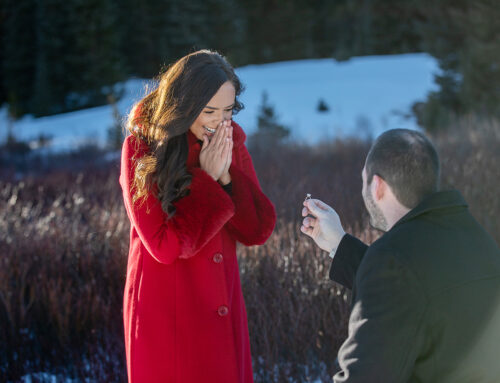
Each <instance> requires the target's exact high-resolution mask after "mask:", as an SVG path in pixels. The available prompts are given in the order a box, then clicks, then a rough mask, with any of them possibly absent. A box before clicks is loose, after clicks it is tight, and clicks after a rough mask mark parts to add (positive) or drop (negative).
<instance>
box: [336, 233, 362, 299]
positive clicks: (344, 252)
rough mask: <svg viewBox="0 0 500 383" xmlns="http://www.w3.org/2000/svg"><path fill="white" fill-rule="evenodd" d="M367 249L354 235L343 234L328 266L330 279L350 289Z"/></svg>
mask: <svg viewBox="0 0 500 383" xmlns="http://www.w3.org/2000/svg"><path fill="white" fill-rule="evenodd" d="M367 249H368V246H366V245H365V244H364V243H363V242H361V241H360V240H359V239H357V238H356V237H353V236H352V235H350V234H346V235H344V236H343V237H342V240H341V241H340V243H339V246H338V248H337V251H336V252H335V256H334V257H333V261H332V264H331V266H330V279H331V280H332V281H334V282H337V283H340V284H341V285H342V286H345V287H347V288H348V289H350V290H352V286H353V282H354V278H355V276H356V273H357V272H358V267H359V265H360V263H361V261H362V260H363V256H364V255H365V253H366V250H367Z"/></svg>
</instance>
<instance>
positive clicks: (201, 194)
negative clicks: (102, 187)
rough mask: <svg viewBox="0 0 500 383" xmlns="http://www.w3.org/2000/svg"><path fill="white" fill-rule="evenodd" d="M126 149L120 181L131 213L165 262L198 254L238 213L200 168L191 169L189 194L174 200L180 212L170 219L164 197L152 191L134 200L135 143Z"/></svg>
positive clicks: (146, 240) (151, 250) (147, 242)
mask: <svg viewBox="0 0 500 383" xmlns="http://www.w3.org/2000/svg"><path fill="white" fill-rule="evenodd" d="M130 141H131V140H130V139H127V140H126V141H125V143H124V146H123V150H122V162H121V175H120V184H121V187H122V190H123V198H124V203H125V207H126V210H127V214H128V216H129V218H130V221H131V224H132V225H133V226H134V228H135V230H136V231H137V233H138V235H139V237H140V239H141V242H142V243H143V245H144V246H145V248H146V249H147V251H148V252H149V253H150V254H151V255H152V256H153V257H154V258H155V259H156V260H157V261H158V262H161V263H165V264H169V263H172V262H173V261H175V260H176V259H177V258H189V257H191V256H193V255H194V254H196V253H197V252H198V251H199V250H200V249H201V248H202V247H203V246H204V245H205V244H206V243H207V242H208V241H209V240H210V239H211V238H212V237H213V236H214V235H215V234H217V233H218V232H219V231H220V229H221V228H222V227H223V226H224V225H225V224H226V222H227V221H228V220H229V219H230V218H231V217H232V216H233V214H234V204H233V202H232V201H231V198H230V197H229V196H228V195H227V193H226V192H225V191H224V190H223V189H222V187H221V186H220V185H219V184H218V183H217V182H216V181H214V180H213V179H212V178H211V177H210V176H209V175H208V174H207V173H206V172H205V171H203V170H202V169H200V168H193V169H191V174H192V176H193V177H192V181H191V186H190V193H189V195H187V196H185V197H183V198H181V199H180V200H178V201H176V202H175V203H174V206H175V207H176V213H175V215H174V217H172V218H171V219H169V220H167V215H166V214H165V212H164V211H163V209H162V208H161V203H160V201H159V200H158V199H157V198H156V197H155V196H153V195H152V194H151V193H150V194H149V195H148V197H147V199H146V200H145V201H144V202H142V201H138V202H136V203H133V202H132V195H131V192H130V185H131V182H132V180H133V176H134V172H135V167H134V161H133V160H132V155H133V154H134V153H133V152H134V148H133V145H132V144H131V143H130Z"/></svg>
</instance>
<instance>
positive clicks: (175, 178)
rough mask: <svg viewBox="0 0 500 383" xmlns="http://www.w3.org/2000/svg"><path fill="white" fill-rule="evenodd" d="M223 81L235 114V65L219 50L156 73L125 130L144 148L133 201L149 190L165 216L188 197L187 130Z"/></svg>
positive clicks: (198, 54)
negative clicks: (228, 85) (231, 96)
mask: <svg viewBox="0 0 500 383" xmlns="http://www.w3.org/2000/svg"><path fill="white" fill-rule="evenodd" d="M226 81H230V82H231V83H232V84H233V86H234V88H235V90H236V99H235V104H234V108H233V114H235V113H237V112H238V111H240V110H241V109H243V105H242V104H241V103H240V102H239V101H238V99H237V97H238V95H239V94H240V93H241V92H242V90H243V87H242V85H241V82H240V80H239V79H238V77H237V76H236V74H235V73H234V69H233V68H232V66H231V65H230V64H229V63H228V62H227V61H226V59H225V58H224V57H223V56H221V55H220V54H219V53H217V52H213V51H209V50H200V51H197V52H193V53H191V54H188V55H187V56H184V57H182V58H181V59H179V60H178V61H176V62H175V63H174V64H172V65H171V66H170V67H168V68H167V70H166V71H165V72H164V73H162V74H160V75H159V76H158V79H157V82H158V86H157V87H156V89H154V90H153V91H152V92H150V93H149V94H148V95H146V96H145V97H144V98H143V99H142V100H140V101H139V102H138V103H137V104H136V105H135V106H134V108H133V109H132V110H131V112H130V114H129V116H128V122H127V127H128V130H129V131H130V132H131V133H132V134H133V135H134V136H135V137H136V138H137V139H139V140H142V141H143V142H145V143H146V144H147V145H148V146H149V152H148V153H147V154H146V155H144V156H143V157H141V158H138V159H136V164H135V165H136V167H135V175H134V180H133V183H132V185H131V187H132V192H133V201H134V203H135V202H136V201H138V200H141V199H142V200H145V198H146V197H147V194H148V192H153V193H155V194H156V197H157V198H158V199H159V200H160V201H161V205H162V209H163V211H164V212H165V213H167V216H168V218H171V217H173V216H174V215H175V207H174V205H173V202H175V201H176V200H178V199H179V198H182V197H184V196H185V195H187V194H188V187H189V185H190V184H191V174H189V172H188V171H187V169H186V160H187V157H188V149H189V147H188V140H187V132H188V131H189V128H190V127H191V125H192V124H193V123H194V121H195V120H196V118H197V117H198V115H199V114H200V113H201V112H202V110H203V108H204V107H205V106H206V105H207V103H208V102H209V101H210V99H211V98H212V97H213V96H214V94H215V93H217V91H218V90H219V88H220V87H221V85H222V84H224V83H225V82H226ZM155 186H156V187H155Z"/></svg>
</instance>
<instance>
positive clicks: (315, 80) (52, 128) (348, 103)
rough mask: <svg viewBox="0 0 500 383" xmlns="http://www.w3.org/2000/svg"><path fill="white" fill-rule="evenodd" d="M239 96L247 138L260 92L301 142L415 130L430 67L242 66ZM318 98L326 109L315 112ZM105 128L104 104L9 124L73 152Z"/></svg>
mask: <svg viewBox="0 0 500 383" xmlns="http://www.w3.org/2000/svg"><path fill="white" fill-rule="evenodd" d="M236 72H237V74H238V76H239V77H240V79H241V81H242V82H243V84H244V85H245V88H246V90H245V91H244V93H243V94H242V95H241V97H240V99H241V101H242V102H243V103H244V104H245V109H244V110H242V111H241V112H240V113H239V114H238V115H237V116H235V118H234V120H235V121H236V122H238V123H239V124H240V125H242V127H243V128H244V130H245V131H246V132H247V134H251V133H252V132H254V131H255V130H256V124H257V114H258V110H259V105H260V104H261V100H262V93H263V92H264V91H266V92H267V93H268V96H269V102H270V103H271V104H272V105H273V106H274V109H275V111H276V112H277V114H278V117H279V121H280V122H281V123H283V124H285V125H286V126H288V127H289V128H290V129H291V131H292V137H293V138H295V139H297V140H304V141H306V142H308V143H315V142H318V141H319V140H320V139H323V138H327V139H328V138H334V137H338V136H344V135H373V136H376V135H378V134H379V133H381V132H383V131H384V130H387V129H392V128H409V129H416V128H417V125H416V122H415V120H414V119H413V118H405V117H404V115H405V114H406V115H407V114H408V113H409V111H410V107H411V105H412V104H413V103H414V102H416V101H419V100H424V99H425V96H426V94H427V93H428V92H429V91H431V90H434V89H436V85H435V84H434V82H433V76H434V74H435V73H436V72H438V64H437V61H436V60H435V59H434V58H432V57H431V56H429V55H427V54H424V53H419V54H405V55H392V56H369V57H359V58H353V59H351V60H349V61H344V62H336V61H335V60H333V59H311V60H297V61H286V62H278V63H272V64H262V65H248V66H244V67H240V68H237V69H236ZM147 83H149V80H144V79H130V80H128V81H127V82H125V83H124V84H122V85H123V86H124V89H125V94H124V97H123V98H122V99H121V100H120V101H118V103H117V107H118V110H119V112H120V113H121V114H122V115H126V113H127V112H128V111H129V110H130V108H131V107H132V105H133V104H134V103H135V102H137V101H139V100H140V99H141V98H142V97H143V96H144V94H145V90H144V88H145V85H146V84H147ZM320 99H323V100H324V101H325V102H326V104H327V105H328V106H329V111H328V112H325V113H320V112H318V111H317V105H318V102H319V100H320ZM8 123H9V122H8V119H7V108H6V107H5V106H4V107H3V108H2V109H0V126H1V127H4V128H0V129H1V130H0V141H5V138H6V136H7V128H6V127H7V124H8ZM112 125H113V117H112V108H111V106H110V105H106V106H101V107H96V108H90V109H86V110H81V111H76V112H71V113H65V114H60V115H56V116H49V117H42V118H38V119H35V118H33V117H32V116H26V117H24V118H22V119H20V120H18V121H15V122H13V123H12V127H13V132H14V135H15V137H16V138H18V139H23V140H35V139H36V138H37V137H38V136H40V134H44V135H49V136H52V137H53V139H52V144H51V150H52V151H64V150H71V149H75V148H77V147H78V146H81V145H85V144H97V145H98V146H101V147H104V146H105V144H106V141H107V131H108V128H109V127H110V126H112Z"/></svg>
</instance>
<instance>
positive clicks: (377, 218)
mask: <svg viewBox="0 0 500 383" xmlns="http://www.w3.org/2000/svg"><path fill="white" fill-rule="evenodd" d="M363 199H364V200H365V206H366V210H368V214H370V225H371V226H372V227H374V228H375V229H378V230H382V231H387V228H388V225H387V220H386V219H385V217H384V215H383V214H382V210H380V209H379V207H378V206H377V205H376V204H375V201H374V200H373V197H372V195H371V193H370V191H369V189H368V188H367V191H366V193H363Z"/></svg>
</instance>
